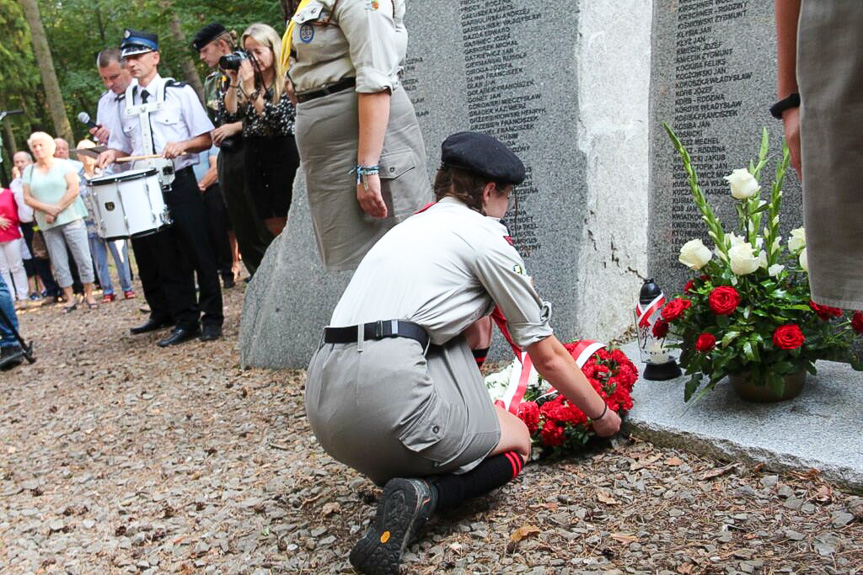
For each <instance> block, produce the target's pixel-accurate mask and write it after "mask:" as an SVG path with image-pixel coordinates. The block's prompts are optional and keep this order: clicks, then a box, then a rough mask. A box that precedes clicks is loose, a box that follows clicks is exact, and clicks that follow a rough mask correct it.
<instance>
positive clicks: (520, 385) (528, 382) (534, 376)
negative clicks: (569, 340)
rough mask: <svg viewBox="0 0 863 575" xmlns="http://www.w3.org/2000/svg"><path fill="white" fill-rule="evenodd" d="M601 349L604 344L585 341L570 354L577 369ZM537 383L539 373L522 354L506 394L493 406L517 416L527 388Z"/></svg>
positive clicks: (579, 343) (510, 378)
mask: <svg viewBox="0 0 863 575" xmlns="http://www.w3.org/2000/svg"><path fill="white" fill-rule="evenodd" d="M603 347H605V344H604V343H600V342H598V341H592V340H587V339H585V340H581V341H579V342H578V344H576V347H575V350H574V351H573V354H572V355H573V357H574V358H575V363H576V365H578V367H579V369H581V368H582V367H584V364H585V363H587V360H588V359H590V356H592V355H593V354H594V353H596V351H597V350H599V349H602V348H603ZM518 365H521V369H518ZM538 383H539V373H537V371H536V368H535V367H534V366H533V361H531V359H530V355H528V354H527V353H522V361H521V362H520V364H517V365H516V367H515V368H513V370H512V373H511V374H510V377H509V384H508V385H507V387H506V392H504V394H503V396H502V397H501V398H500V399H498V400H497V401H495V405H500V406H501V407H502V408H504V409H506V410H507V411H510V412H511V413H513V414H515V415H518V406H519V405H521V400H522V399H524V394H525V393H526V392H527V388H528V387H531V386H536V385H538Z"/></svg>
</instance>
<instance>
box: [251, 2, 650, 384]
mask: <svg viewBox="0 0 863 575" xmlns="http://www.w3.org/2000/svg"><path fill="white" fill-rule="evenodd" d="M651 10H652V2H651V0H634V1H633V2H627V3H599V2H585V1H582V0H550V1H548V2H544V3H542V4H536V3H533V4H531V3H526V2H523V1H521V0H497V1H496V2H494V3H491V4H489V3H487V2H481V1H479V0H457V1H454V2H430V1H420V2H412V3H410V4H409V5H408V10H407V15H406V25H407V28H408V31H409V33H410V41H409V46H408V57H407V60H406V62H405V64H406V66H405V77H404V83H403V85H404V87H405V89H406V91H407V92H408V94H409V96H410V97H411V99H412V101H413V102H414V106H415V108H416V112H417V116H418V118H419V122H420V126H421V128H422V130H423V136H424V139H425V142H426V149H427V151H428V168H429V177H430V178H433V175H434V170H435V169H436V168H437V166H438V165H439V162H440V142H441V141H442V140H443V139H444V138H445V137H446V136H447V135H449V134H451V133H454V132H457V131H462V130H475V131H481V132H486V133H489V134H493V135H495V136H497V137H498V138H500V139H501V140H503V141H505V142H506V143H507V144H509V145H510V146H511V147H512V148H513V149H514V150H515V151H516V152H517V153H518V154H519V155H520V156H521V157H522V159H523V160H524V162H525V164H526V166H527V169H528V179H527V180H526V181H525V182H524V183H523V184H522V185H520V186H519V187H518V188H517V190H516V194H517V196H518V210H517V211H515V212H513V213H511V214H509V215H508V216H507V223H508V224H509V225H510V227H511V229H512V230H513V237H514V240H515V245H516V247H517V248H518V249H519V251H520V252H521V253H522V255H523V256H524V257H525V260H526V264H527V269H528V271H529V272H530V273H531V275H532V276H533V277H534V280H535V282H536V285H537V288H538V290H539V292H540V294H541V295H542V297H543V298H545V299H547V300H549V301H551V302H553V304H554V316H553V318H552V322H553V327H554V328H555V330H556V331H557V333H558V334H559V335H560V336H561V337H562V338H565V339H571V338H574V337H576V336H577V335H585V336H589V337H591V338H597V339H610V338H612V337H615V336H618V335H619V334H620V333H622V332H623V331H624V330H625V329H626V327H627V326H628V324H629V323H630V321H631V317H630V314H631V308H632V305H633V302H634V301H635V298H636V296H637V292H638V289H639V287H640V285H641V278H642V277H643V276H644V275H645V269H646V266H647V258H646V242H647V228H646V223H647V175H648V129H647V123H646V118H647V112H648V106H647V103H648V98H647V95H648V90H649V83H650V31H651V28H650V21H651V20H650V14H651ZM305 196H306V192H305V189H304V187H303V183H302V180H301V179H300V178H298V182H297V184H296V186H295V190H294V204H293V206H292V207H291V211H290V215H289V228H288V232H287V233H284V234H283V235H282V236H283V237H280V238H279V239H278V240H277V241H276V242H275V243H274V244H273V245H272V247H271V248H270V250H269V252H268V254H267V257H266V259H265V260H264V262H263V264H262V266H261V269H259V270H258V272H257V275H256V277H255V279H254V281H253V282H252V285H251V286H250V289H249V291H248V293H247V297H246V306H245V310H244V313H243V319H242V327H241V341H240V347H241V356H242V364H243V365H244V366H260V367H305V366H306V365H307V363H308V359H309V357H310V356H311V353H312V351H313V350H314V348H315V347H316V345H317V343H318V340H319V335H320V330H321V328H322V327H323V326H324V325H325V324H326V322H327V319H328V318H329V317H330V313H331V311H332V309H333V307H334V306H335V303H336V301H337V300H338V296H339V294H340V293H341V291H342V290H343V288H344V286H345V285H346V283H347V281H348V279H349V275H350V274H347V273H343V274H336V275H330V274H327V273H326V272H324V270H323V268H322V267H321V266H320V264H319V263H318V255H317V251H316V247H315V244H314V241H313V239H312V230H311V223H310V217H309V214H308V202H307V199H306V197H305ZM382 319H385V318H382ZM506 350H507V348H506V345H505V344H504V342H503V340H502V338H498V340H497V341H496V344H495V346H494V347H493V350H492V353H491V354H490V357H492V358H498V357H503V356H504V355H505V354H506V353H507V351H506Z"/></svg>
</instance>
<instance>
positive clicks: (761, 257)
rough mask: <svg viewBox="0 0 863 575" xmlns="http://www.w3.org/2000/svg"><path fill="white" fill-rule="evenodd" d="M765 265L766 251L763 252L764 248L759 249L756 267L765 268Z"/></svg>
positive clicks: (766, 263)
mask: <svg viewBox="0 0 863 575" xmlns="http://www.w3.org/2000/svg"><path fill="white" fill-rule="evenodd" d="M767 265H768V262H767V252H765V251H764V250H761V251H760V252H759V253H758V267H760V268H764V269H767Z"/></svg>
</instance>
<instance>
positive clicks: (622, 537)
mask: <svg viewBox="0 0 863 575" xmlns="http://www.w3.org/2000/svg"><path fill="white" fill-rule="evenodd" d="M611 538H612V539H614V540H615V541H620V542H621V543H638V537H636V536H635V535H627V534H626V533H612V534H611Z"/></svg>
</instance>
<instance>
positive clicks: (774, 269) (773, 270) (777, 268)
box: [767, 264, 785, 278]
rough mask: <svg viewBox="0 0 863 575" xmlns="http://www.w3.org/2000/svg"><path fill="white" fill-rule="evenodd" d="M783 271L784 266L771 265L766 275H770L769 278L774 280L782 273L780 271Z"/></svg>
mask: <svg viewBox="0 0 863 575" xmlns="http://www.w3.org/2000/svg"><path fill="white" fill-rule="evenodd" d="M784 269H785V266H783V265H782V264H773V265H772V266H770V267H769V268H768V269H767V273H768V274H770V277H772V278H775V277H776V276H778V275H779V274H781V273H782V270H784Z"/></svg>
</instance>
